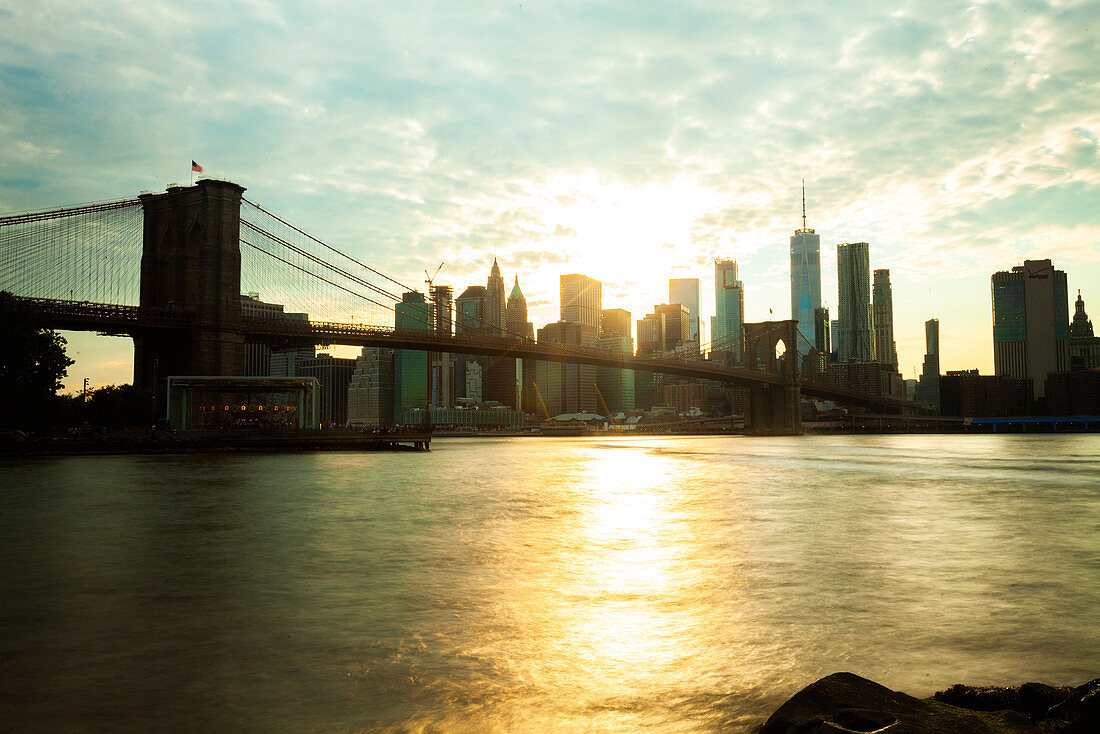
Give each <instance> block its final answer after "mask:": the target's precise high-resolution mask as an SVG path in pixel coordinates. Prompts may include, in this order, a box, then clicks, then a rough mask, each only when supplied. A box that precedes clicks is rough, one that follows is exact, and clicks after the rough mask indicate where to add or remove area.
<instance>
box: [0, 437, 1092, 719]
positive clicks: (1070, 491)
mask: <svg viewBox="0 0 1100 734" xmlns="http://www.w3.org/2000/svg"><path fill="white" fill-rule="evenodd" d="M0 593H2V595H3V603H2V605H0V672H2V675H0V721H3V727H0V728H4V729H5V730H7V729H8V728H11V729H14V730H27V731H43V730H46V731H49V730H65V731H68V730H120V729H121V730H140V731H148V730H169V731H199V730H201V731H280V732H281V731H335V732H342V731H402V732H403V731H418V732H436V731H456V732H542V731H555V732H562V731H609V732H616V731H621V732H633V731H660V732H664V731H668V732H696V731H698V732H711V731H734V732H740V731H752V730H754V729H755V728H756V727H757V726H758V725H759V724H760V723H761V722H762V721H763V719H764V718H766V716H767V715H768V713H770V711H771V710H773V709H774V708H775V707H776V706H778V705H779V704H780V703H782V701H783V700H785V699H786V698H787V697H789V696H790V695H791V694H793V693H795V692H796V691H797V690H799V689H800V688H802V687H803V686H805V685H807V684H808V683H810V682H812V681H813V680H815V679H817V678H818V677H820V676H822V675H826V674H828V673H831V672H835V671H840V670H849V671H852V672H855V673H858V674H861V675H864V676H867V677H870V678H873V679H875V680H877V681H879V682H881V683H884V684H885V685H888V686H890V687H893V688H899V689H903V690H905V691H907V692H910V693H912V694H914V695H921V696H924V695H928V694H930V693H932V692H933V691H935V690H937V689H941V688H944V687H946V686H948V685H950V684H951V683H955V682H960V681H965V682H970V683H989V684H1009V683H1021V682H1024V681H1027V680H1042V681H1047V682H1052V683H1078V682H1081V681H1084V680H1087V679H1090V678H1094V677H1096V676H1098V675H1100V662H1098V661H1100V437H1097V436H1095V435H1092V436H1089V435H1043V436H1019V435H1009V436H1006V435H982V436H839V437H837V436H829V437H801V438H774V439H767V438H745V437H699V438H664V437H652V438H650V437H639V438H615V437H609V438H573V439H565V438H563V439H553V438H542V439H540V438H504V439H449V440H441V439H437V440H436V441H435V442H434V444H433V448H432V451H431V452H430V453H427V454H424V453H420V454H414V453H377V454H351V453H298V454H282V455H223V456H137V457H109V456H93V457H63V458H45V459H35V460H17V461H12V460H7V461H5V462H4V463H0Z"/></svg>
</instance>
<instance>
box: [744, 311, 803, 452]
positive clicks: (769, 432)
mask: <svg viewBox="0 0 1100 734" xmlns="http://www.w3.org/2000/svg"><path fill="white" fill-rule="evenodd" d="M742 335H743V342H744V362H745V366H746V367H748V368H749V369H757V370H764V371H765V372H771V373H773V374H777V375H780V376H781V377H782V378H783V384H781V385H763V386H758V387H751V388H748V389H747V391H746V393H747V398H748V400H747V401H746V404H745V432H746V433H751V434H754V435H760V436H797V435H801V433H802V408H801V397H802V392H801V390H800V388H799V383H798V362H799V356H798V341H797V339H798V322H797V321H793V320H787V321H763V322H761V323H757V324H744V325H743V331H742Z"/></svg>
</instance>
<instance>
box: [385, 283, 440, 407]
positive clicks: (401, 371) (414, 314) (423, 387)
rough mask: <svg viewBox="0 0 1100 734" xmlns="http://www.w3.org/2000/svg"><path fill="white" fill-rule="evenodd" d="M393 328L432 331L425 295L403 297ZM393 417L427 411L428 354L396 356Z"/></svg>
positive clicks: (404, 352) (415, 293)
mask: <svg viewBox="0 0 1100 734" xmlns="http://www.w3.org/2000/svg"><path fill="white" fill-rule="evenodd" d="M394 311H395V319H394V328H395V330H396V331H398V332H402V331H429V330H430V329H431V309H430V308H429V306H428V302H427V301H425V300H424V294H423V293H420V292H419V291H410V292H408V293H404V294H403V295H402V296H401V303H398V304H397V305H396V306H395V308H394ZM393 375H394V377H393V379H394V399H393V413H394V416H395V417H396V416H402V415H404V414H405V411H406V410H412V409H413V408H427V407H428V396H429V391H428V378H429V371H428V353H427V352H421V351H415V350H411V349H398V350H396V351H395V352H394V355H393Z"/></svg>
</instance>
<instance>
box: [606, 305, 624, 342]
mask: <svg viewBox="0 0 1100 734" xmlns="http://www.w3.org/2000/svg"><path fill="white" fill-rule="evenodd" d="M630 334H631V328H630V312H629V311H627V310H626V309H622V308H605V309H604V310H603V311H602V312H601V313H600V336H625V337H627V338H628V339H629V338H630Z"/></svg>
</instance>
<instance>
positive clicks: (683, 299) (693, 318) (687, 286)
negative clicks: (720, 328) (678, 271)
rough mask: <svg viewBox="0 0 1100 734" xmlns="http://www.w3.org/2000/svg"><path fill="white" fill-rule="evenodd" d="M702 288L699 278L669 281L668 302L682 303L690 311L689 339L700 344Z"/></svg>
mask: <svg viewBox="0 0 1100 734" xmlns="http://www.w3.org/2000/svg"><path fill="white" fill-rule="evenodd" d="M700 300H701V298H700V287H699V279H698V278H670V279H669V281H668V302H669V303H682V304H684V305H685V306H687V310H688V337H687V338H688V339H689V340H691V341H694V342H695V343H696V344H699V343H700V341H699V302H700Z"/></svg>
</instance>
